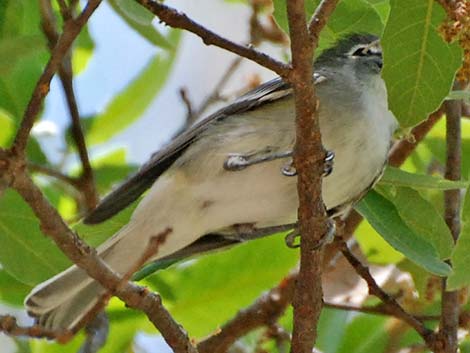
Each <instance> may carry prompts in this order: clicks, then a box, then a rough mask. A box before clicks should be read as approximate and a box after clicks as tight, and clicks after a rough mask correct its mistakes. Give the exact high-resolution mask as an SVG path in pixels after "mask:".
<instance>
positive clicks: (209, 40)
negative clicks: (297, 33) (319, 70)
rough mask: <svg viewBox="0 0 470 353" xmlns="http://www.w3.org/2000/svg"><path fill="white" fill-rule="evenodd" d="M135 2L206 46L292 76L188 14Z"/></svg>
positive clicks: (278, 64)
mask: <svg viewBox="0 0 470 353" xmlns="http://www.w3.org/2000/svg"><path fill="white" fill-rule="evenodd" d="M135 1H137V2H138V3H139V4H141V5H142V6H144V7H145V8H147V9H148V10H150V11H151V12H152V13H153V14H154V15H155V16H157V17H158V18H159V19H160V20H161V21H163V22H165V23H166V24H167V25H169V26H170V27H173V28H181V29H185V30H187V31H189V32H192V33H194V34H196V35H197V36H199V37H200V38H201V39H202V41H203V42H204V44H206V45H215V46H218V47H220V48H223V49H226V50H228V51H230V52H232V53H235V54H238V55H239V56H242V57H244V58H247V59H249V60H252V61H254V62H256V63H258V64H260V65H261V66H264V67H266V68H267V69H270V70H272V71H274V72H276V73H277V74H278V75H279V76H282V77H285V78H286V77H287V76H288V75H289V74H290V68H289V66H288V65H286V64H284V63H282V62H280V61H278V60H276V59H274V58H272V57H271V56H269V55H267V54H265V53H262V52H259V51H257V50H255V49H253V48H251V47H247V46H243V45H240V44H237V43H234V42H232V41H231V40H228V39H226V38H223V37H221V36H219V35H218V34H216V33H214V32H212V31H210V30H208V29H207V28H205V27H203V26H201V25H200V24H198V23H197V22H195V21H193V20H192V19H190V18H189V17H188V16H186V14H184V13H182V12H180V11H177V10H175V9H173V8H171V7H169V6H167V5H164V4H162V3H160V2H157V1H153V0H135Z"/></svg>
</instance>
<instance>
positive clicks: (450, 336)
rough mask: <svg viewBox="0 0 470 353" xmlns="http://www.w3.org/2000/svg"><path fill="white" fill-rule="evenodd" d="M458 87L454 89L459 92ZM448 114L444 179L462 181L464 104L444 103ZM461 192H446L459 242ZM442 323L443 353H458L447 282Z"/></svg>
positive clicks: (455, 307) (455, 311)
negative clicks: (462, 118) (462, 120)
mask: <svg viewBox="0 0 470 353" xmlns="http://www.w3.org/2000/svg"><path fill="white" fill-rule="evenodd" d="M459 87H460V86H459V84H458V83H456V84H455V85H454V88H455V89H459ZM444 107H445V112H446V144H447V160H446V172H445V177H446V179H449V180H460V177H461V160H462V147H461V142H462V137H461V120H460V119H461V117H462V101H460V100H453V101H446V102H445V103H444ZM460 203H461V196H460V190H458V189H456V190H447V191H445V192H444V205H445V217H444V218H445V220H446V223H447V225H448V227H449V229H450V232H451V234H452V237H453V238H454V241H455V242H456V241H457V239H458V237H459V234H460ZM441 305H442V307H441V311H442V312H441V322H440V327H439V332H438V336H439V338H440V339H441V342H442V345H443V347H442V350H441V351H439V352H442V353H456V352H457V350H458V339H457V330H458V327H459V312H460V303H459V292H458V291H451V292H449V291H447V290H446V278H443V280H442V302H441Z"/></svg>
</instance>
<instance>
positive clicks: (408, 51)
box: [0, 0, 470, 353]
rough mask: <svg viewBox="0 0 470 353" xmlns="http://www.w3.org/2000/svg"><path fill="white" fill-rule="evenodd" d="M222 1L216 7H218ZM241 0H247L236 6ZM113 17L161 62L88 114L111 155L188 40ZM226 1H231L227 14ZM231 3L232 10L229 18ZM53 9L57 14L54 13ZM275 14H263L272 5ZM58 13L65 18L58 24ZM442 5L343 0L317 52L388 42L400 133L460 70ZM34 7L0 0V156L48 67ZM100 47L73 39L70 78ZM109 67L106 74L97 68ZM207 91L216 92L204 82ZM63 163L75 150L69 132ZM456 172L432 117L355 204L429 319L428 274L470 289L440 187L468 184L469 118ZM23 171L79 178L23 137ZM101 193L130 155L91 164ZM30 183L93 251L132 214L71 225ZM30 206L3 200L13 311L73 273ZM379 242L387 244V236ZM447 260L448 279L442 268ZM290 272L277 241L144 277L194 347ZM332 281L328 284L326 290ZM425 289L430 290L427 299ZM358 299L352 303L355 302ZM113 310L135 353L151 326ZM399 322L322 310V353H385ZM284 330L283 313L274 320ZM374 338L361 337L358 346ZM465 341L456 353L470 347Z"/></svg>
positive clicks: (133, 10) (2, 291)
mask: <svg viewBox="0 0 470 353" xmlns="http://www.w3.org/2000/svg"><path fill="white" fill-rule="evenodd" d="M219 1H222V0H219ZM242 2H243V3H245V1H242ZM318 2H319V1H309V2H308V6H307V8H306V11H307V13H309V14H311V13H313V10H314V9H315V6H316V5H317V4H318ZM273 3H274V17H275V19H276V21H277V23H278V24H279V26H280V27H281V28H283V29H284V30H286V31H287V22H286V21H287V20H286V14H285V0H274V1H273ZM109 4H110V5H111V7H112V8H113V10H114V11H115V12H116V13H117V14H118V15H119V16H121V17H122V19H123V20H124V21H125V22H126V23H127V24H128V26H129V30H134V31H137V32H138V33H139V34H140V35H141V36H142V37H143V38H145V39H146V40H147V41H148V42H149V43H151V44H152V45H154V46H158V47H160V48H162V49H164V50H165V51H164V52H163V53H161V54H156V55H155V56H154V57H153V58H151V60H149V62H148V64H147V65H146V66H145V67H144V68H143V69H142V70H141V72H140V73H139V74H138V75H137V76H136V77H135V78H134V79H133V80H132V82H130V83H129V84H128V85H127V86H126V87H125V88H124V89H123V90H122V91H121V92H119V93H118V94H116V96H115V97H113V99H112V100H111V101H110V102H109V104H108V105H107V107H106V108H105V109H104V110H103V111H101V112H96V114H93V115H92V116H86V117H82V123H83V126H84V129H85V132H86V140H87V143H88V145H89V146H93V147H99V146H103V145H104V146H105V145H106V144H107V143H109V140H110V139H111V138H112V137H114V136H115V135H116V134H119V133H120V132H122V131H123V130H124V129H126V128H127V127H129V126H130V125H131V124H132V123H134V122H135V121H136V120H137V119H139V118H140V117H141V116H142V114H143V112H144V111H145V110H146V109H147V108H148V106H149V105H150V103H151V102H152V101H153V100H154V99H155V97H156V96H157V95H158V93H159V91H160V90H161V88H162V87H164V85H165V84H166V83H167V82H168V79H169V77H170V75H171V72H172V65H173V63H174V62H175V58H176V57H177V55H178V51H179V50H180V41H181V36H182V34H181V33H180V32H179V31H176V30H168V31H165V32H160V31H159V30H157V29H156V28H155V27H154V26H153V25H152V19H153V16H151V15H150V14H149V13H148V12H147V11H145V10H143V9H142V8H141V7H140V6H138V5H137V4H136V3H134V2H133V1H131V0H109ZM245 4H246V6H249V3H248V2H246V3H245ZM227 6H228V5H227ZM229 9H230V8H229V7H227V11H229ZM56 10H57V11H58V9H56ZM266 12H269V10H266ZM58 18H60V16H58ZM444 18H445V13H444V10H443V9H442V8H441V7H440V6H439V4H438V3H437V2H435V1H432V0H390V1H389V0H343V1H341V2H340V4H339V6H338V8H337V9H336V11H335V13H334V15H333V17H332V18H331V20H330V22H329V23H328V25H327V27H326V29H325V30H324V32H323V34H322V37H321V41H320V50H321V49H323V48H325V47H327V46H329V45H331V44H332V43H334V41H335V40H337V39H338V38H340V37H341V36H343V35H345V34H347V33H350V32H369V33H374V34H377V35H380V36H382V45H383V50H384V63H385V65H384V70H383V77H384V79H385V81H386V85H387V88H388V92H389V102H390V108H391V110H392V111H393V112H394V113H395V115H396V117H397V118H398V120H399V121H400V123H401V126H402V128H403V131H402V135H404V134H406V133H407V131H408V130H407V128H410V127H411V126H414V125H416V124H417V123H419V122H420V121H422V120H423V119H425V118H426V117H427V115H428V114H429V113H430V112H432V111H434V110H435V109H437V108H438V107H439V106H440V104H441V103H442V101H443V100H444V99H445V98H446V96H447V95H448V94H449V92H450V91H451V87H452V83H453V79H454V74H455V72H456V70H457V69H458V68H459V66H460V64H461V58H462V52H461V49H460V48H459V46H458V44H456V43H453V44H448V43H446V42H445V41H443V40H442V38H441V36H440V34H439V32H438V27H439V25H440V24H441V23H442V21H443V20H444ZM40 21H41V19H40V12H39V8H38V5H37V2H36V1H30V0H3V1H1V2H0V147H7V146H9V144H10V143H11V139H12V136H13V135H14V132H15V129H16V128H17V126H18V124H19V121H20V119H21V117H22V114H23V112H24V110H25V106H26V104H27V102H28V99H29V98H30V96H31V93H32V90H33V87H34V85H35V82H36V80H37V79H38V77H39V75H40V74H41V72H42V70H43V67H44V65H45V63H46V61H47V59H48V49H47V45H46V39H45V37H44V35H43V33H42V30H41V25H40ZM93 52H94V43H93V38H92V37H91V36H90V33H89V32H88V31H83V32H82V33H81V34H80V36H79V38H78V40H77V41H76V42H75V45H74V48H73V52H72V57H73V68H74V73H75V75H79V74H80V73H81V72H84V71H85V70H87V64H88V62H89V59H90V57H91V56H92V55H93ZM103 70H106V68H103ZM208 89H211V87H209V88H208ZM64 141H65V144H66V150H65V151H64V157H67V158H70V157H73V156H74V155H75V154H76V150H75V147H74V146H73V143H72V140H71V138H70V136H69V131H68V130H66V131H65V132H64ZM462 148H463V151H464V152H463V161H462V163H463V169H462V173H463V176H464V177H465V178H464V179H465V180H463V181H462V182H461V183H451V182H446V181H444V180H443V179H442V166H443V165H444V163H445V124H444V122H443V121H441V122H439V123H438V124H437V125H436V126H435V127H434V128H433V130H432V131H431V132H430V134H429V135H428V136H427V137H426V139H425V140H424V141H423V142H422V143H421V144H420V146H419V147H418V149H417V150H416V151H415V152H414V153H413V154H412V156H411V157H410V158H409V159H408V160H407V161H406V163H405V165H404V166H403V170H404V171H406V173H405V172H403V171H400V170H395V169H389V170H388V171H387V172H386V174H385V176H384V179H383V180H382V181H381V183H380V184H379V185H378V186H377V187H376V189H375V190H374V191H372V192H371V193H369V194H368V195H367V197H366V198H365V199H364V200H363V201H362V202H361V203H360V204H359V205H358V207H357V210H358V211H359V212H360V213H361V214H362V215H363V216H364V217H365V218H366V219H367V220H368V222H363V224H361V226H360V227H359V229H358V231H357V240H358V242H359V244H360V247H361V249H362V251H363V253H364V254H365V256H366V257H367V259H368V260H369V261H370V262H371V263H375V264H379V265H390V264H393V265H394V266H396V267H397V268H398V269H400V270H402V271H404V272H407V273H410V274H411V276H412V278H413V279H414V282H412V283H414V284H413V287H412V288H409V291H410V292H412V293H414V295H415V298H414V300H415V301H414V305H415V306H414V308H415V309H419V311H420V312H423V313H430V314H431V313H436V310H437V309H438V305H437V304H438V303H439V299H440V298H439V296H437V295H436V296H429V295H428V296H426V293H425V289H426V288H427V289H429V283H432V279H433V278H436V277H435V276H436V275H437V276H439V275H440V276H443V275H450V280H449V284H450V286H451V287H452V288H460V287H463V286H466V285H468V284H469V283H470V271H468V269H467V267H468V254H470V220H469V217H470V196H469V195H470V194H468V195H467V198H466V200H465V205H464V208H463V229H462V235H461V238H460V240H459V242H458V243H457V245H455V246H454V244H453V241H452V239H451V235H450V232H449V230H448V228H447V226H446V225H445V222H444V220H443V218H442V211H443V202H442V191H443V190H445V189H449V188H455V187H459V188H465V187H467V186H468V183H467V181H466V180H468V176H469V175H470V123H469V122H468V120H464V121H463V140H462ZM28 159H29V161H30V162H31V163H35V164H40V165H41V166H47V167H50V168H56V169H60V170H61V171H62V172H64V173H66V174H71V175H78V173H79V170H78V169H77V167H75V166H74V165H70V164H57V163H55V162H52V161H51V159H50V156H48V155H47V154H46V153H45V152H44V151H43V147H42V146H41V144H40V143H39V142H38V141H37V139H36V138H34V137H33V138H32V139H31V140H30V144H29V146H28ZM92 165H93V167H94V171H95V173H96V181H97V187H98V191H99V193H100V194H101V195H104V194H106V193H107V192H108V191H109V190H110V189H111V187H112V186H113V185H114V184H115V183H117V182H119V181H120V180H122V179H123V178H125V176H126V175H128V174H129V173H130V172H132V171H134V170H135V169H136V166H135V165H132V164H129V163H128V162H127V161H126V152H125V151H124V150H117V151H116V150H115V151H111V152H110V153H108V154H107V155H104V156H103V155H101V156H100V157H99V158H97V157H95V156H93V155H92ZM35 175H36V180H37V182H38V183H39V184H40V185H41V188H42V189H43V191H44V192H45V193H46V195H47V196H48V198H49V200H50V202H51V203H52V204H53V205H54V206H55V207H57V208H58V210H59V211H60V213H61V214H62V216H63V217H65V218H66V219H67V220H69V221H70V223H71V224H74V227H75V229H76V230H77V231H78V233H79V234H80V235H81V236H83V237H84V238H86V240H87V241H89V242H90V243H91V244H94V245H96V244H99V243H101V242H102V241H103V240H104V239H106V238H107V237H109V236H110V235H112V234H113V233H114V232H115V231H116V230H117V229H119V228H120V226H121V225H122V224H124V223H125V222H126V221H127V219H128V218H129V216H130V213H131V209H129V210H126V211H124V212H122V213H121V214H119V215H118V216H116V217H114V218H113V219H111V220H110V221H108V222H106V223H104V224H102V225H99V226H93V227H90V226H85V225H83V224H80V222H77V220H78V219H79V217H80V213H79V211H80V210H79V209H78V208H77V207H76V199H77V195H76V193H75V191H74V190H73V189H72V188H70V187H69V186H67V185H65V184H64V183H63V182H61V181H59V180H56V179H55V178H51V177H49V176H45V175H42V174H40V173H36V174H35ZM38 224H39V223H38V221H37V220H36V218H35V216H34V215H33V213H32V211H31V210H30V209H29V208H28V206H27V205H26V204H25V203H24V201H22V199H21V198H20V197H19V196H18V195H17V194H16V193H15V192H14V191H7V192H5V193H4V194H3V195H2V197H1V199H0V263H1V265H2V268H1V270H0V300H1V301H2V302H3V303H4V304H7V305H11V306H21V305H22V299H23V298H24V296H25V295H26V294H27V292H28V291H29V290H30V289H31V288H32V286H34V285H35V284H37V283H39V282H41V281H43V280H45V279H47V278H48V277H50V276H51V275H53V274H55V273H57V272H58V271H60V270H61V269H64V268H65V267H67V266H68V265H69V262H68V260H67V259H65V257H64V255H63V254H62V253H61V252H60V251H59V250H58V249H57V248H56V247H55V245H54V244H53V243H52V242H51V241H50V240H49V239H47V238H45V237H44V236H43V235H42V233H41V231H40V229H39V226H38ZM384 240H385V241H384ZM450 258H451V259H452V263H453V264H454V268H453V270H452V269H451V268H450V267H449V265H447V264H446V263H445V262H444V260H446V259H450ZM296 263H297V252H296V251H293V250H290V249H288V248H286V247H285V246H284V242H283V238H282V236H281V235H276V236H273V237H270V238H267V239H262V240H257V241H253V242H251V243H249V244H245V245H242V246H239V247H237V248H234V249H230V250H228V251H225V252H223V253H215V254H210V255H207V256H203V257H201V258H198V259H193V260H190V261H187V262H184V263H181V264H176V265H173V266H171V267H170V268H169V269H167V270H165V271H162V272H158V273H156V274H153V275H151V276H149V277H147V278H145V279H144V280H143V283H144V284H145V285H148V286H149V287H150V288H151V289H153V290H156V291H158V292H159V293H160V294H161V295H162V297H163V299H164V302H165V304H166V305H167V307H169V309H170V311H171V313H172V314H173V315H174V316H175V318H176V319H177V320H178V321H179V322H181V323H182V324H183V326H184V327H185V328H186V329H187V330H188V331H189V332H190V334H191V336H193V337H197V338H201V337H204V336H206V335H208V334H210V333H211V332H214V331H215V330H216V329H217V328H218V327H219V326H220V325H222V324H223V323H224V322H226V321H227V320H228V319H230V318H231V317H232V316H233V315H234V314H235V313H236V312H237V310H239V309H240V308H243V307H245V306H247V305H249V304H250V303H251V302H253V301H254V300H255V299H256V298H257V297H258V296H259V295H260V294H261V293H262V292H263V291H264V290H266V289H268V288H270V287H272V286H274V285H275V284H276V283H278V282H279V281H280V280H281V279H282V278H283V276H285V275H286V274H287V273H288V272H289V271H290V270H291V269H292V268H293V267H295V265H296ZM327 285H328V283H327ZM428 294H429V293H428ZM351 295H352V294H351ZM108 313H109V316H110V319H111V334H110V335H111V336H110V338H109V340H108V344H107V345H106V347H105V348H104V349H103V352H114V353H117V352H129V351H130V349H131V348H130V347H131V346H132V342H133V339H134V336H135V334H136V332H137V331H144V332H153V329H152V326H151V325H149V323H148V322H147V320H146V318H145V317H144V316H143V315H142V314H141V313H137V312H134V311H131V310H128V309H125V308H124V307H123V306H122V304H121V303H119V302H118V300H113V301H112V302H111V305H110V306H109V309H108ZM393 322H394V321H393V319H390V318H387V317H382V316H373V315H367V314H357V313H356V314H353V313H350V312H344V311H339V310H333V309H326V310H325V311H324V312H323V314H322V318H321V324H320V330H319V334H320V336H319V341H318V348H319V349H321V350H322V351H323V352H325V353H340V352H349V353H356V352H361V353H365V352H371V353H372V352H374V353H379V352H392V351H394V350H390V345H391V343H392V338H393V339H395V338H396V337H395V336H393V332H392V331H391V329H390V327H391V324H392V323H393ZM281 324H282V326H283V327H285V328H286V329H287V330H288V331H289V330H290V328H291V313H290V312H288V313H286V315H285V316H284V317H283V318H282V319H281ZM365 336H367V337H370V338H369V339H368V340H363V339H362V338H363V337H365ZM260 337H262V332H254V333H253V334H251V335H250V336H248V337H247V338H246V339H244V342H243V344H245V345H246V346H247V347H252V346H253V345H254V344H256V343H259V338H260ZM398 338H399V339H398V342H394V344H395V345H396V347H398V348H399V347H402V346H408V345H410V344H413V343H417V342H419V338H418V336H417V335H414V334H413V333H412V332H411V331H410V330H405V331H404V333H402V334H401V335H400V336H399V337H398ZM81 340H83V337H82V336H78V337H77V338H76V339H75V340H74V341H73V342H71V343H70V344H68V345H67V346H58V345H56V344H51V343H48V342H44V341H30V342H26V343H25V342H20V341H18V351H20V352H31V353H39V352H56V351H57V352H75V351H77V347H78V346H79V344H80V341H81ZM261 345H262V346H263V347H264V349H266V351H269V352H277V351H278V350H279V349H281V348H279V347H276V346H275V345H274V344H273V342H271V341H270V340H267V341H266V342H264V343H262V344H261ZM469 346H470V343H469V342H468V341H467V340H463V342H462V352H466V351H470V349H469V348H468V347H469Z"/></svg>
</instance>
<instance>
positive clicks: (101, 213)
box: [84, 74, 324, 224]
mask: <svg viewBox="0 0 470 353" xmlns="http://www.w3.org/2000/svg"><path fill="white" fill-rule="evenodd" d="M323 79H324V77H323V76H321V75H319V74H315V76H314V82H315V83H318V82H321V81H322V80H323ZM291 93H292V88H291V87H290V85H289V84H287V83H285V82H284V81H283V80H282V79H280V78H276V79H273V80H271V81H268V82H266V83H264V84H262V85H260V86H259V87H257V88H256V89H254V90H252V91H250V92H248V93H246V94H245V95H243V96H241V97H240V98H238V99H237V100H235V101H234V102H233V103H232V104H230V105H228V106H226V107H225V108H222V109H220V110H219V111H217V112H215V113H214V114H212V115H210V116H209V117H207V118H206V119H204V120H202V121H201V122H200V123H198V124H195V125H194V126H192V127H191V128H189V129H188V130H186V131H185V132H183V133H182V134H180V135H179V136H178V137H176V139H174V140H173V141H172V142H171V143H170V144H169V145H168V146H166V147H165V148H163V149H162V150H160V151H158V152H156V153H155V154H153V155H152V157H151V158H150V160H149V161H148V162H147V163H145V164H144V165H143V166H142V167H141V168H140V169H139V171H137V172H136V173H135V174H134V175H132V176H131V177H130V178H129V179H127V180H126V181H125V182H124V183H122V184H121V185H119V186H118V187H117V188H116V189H114V190H113V191H111V193H109V194H108V195H107V196H106V197H105V198H104V199H103V200H102V201H101V202H100V204H99V205H98V206H97V207H96V208H95V209H94V210H93V211H91V213H90V214H88V215H87V217H86V218H85V219H84V222H85V223H87V224H96V223H100V222H103V221H105V220H107V219H108V218H110V217H112V216H114V215H115V214H117V213H118V212H120V211H121V210H123V209H124V208H126V207H127V206H128V205H129V204H131V203H132V202H133V201H135V200H136V199H137V198H138V197H139V196H140V195H142V194H143V193H144V192H145V191H146V190H147V189H148V188H150V187H151V186H152V184H153V183H154V182H155V180H156V179H157V178H158V177H159V176H160V175H162V174H163V173H164V172H165V171H166V170H167V169H168V168H170V166H171V165H172V164H173V163H174V162H175V161H176V160H177V159H178V158H179V157H180V156H181V155H182V154H183V152H184V151H185V150H186V149H187V148H188V147H189V146H190V145H191V143H192V142H193V141H194V140H195V139H196V138H197V137H198V136H199V135H200V134H201V133H202V132H203V131H204V130H206V129H207V127H208V126H210V125H211V124H212V123H214V122H216V121H220V120H223V119H225V118H227V117H228V116H231V115H234V114H240V113H243V112H247V111H249V110H252V109H255V108H257V107H259V106H261V105H264V104H267V103H270V102H273V101H276V100H279V99H282V98H284V97H287V96H289V95H291Z"/></svg>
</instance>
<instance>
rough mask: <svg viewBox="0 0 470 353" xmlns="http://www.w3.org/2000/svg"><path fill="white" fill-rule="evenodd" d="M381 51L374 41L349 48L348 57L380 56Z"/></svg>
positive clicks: (376, 41)
mask: <svg viewBox="0 0 470 353" xmlns="http://www.w3.org/2000/svg"><path fill="white" fill-rule="evenodd" d="M381 54H382V49H381V48H380V45H379V41H378V40H375V41H373V42H372V43H369V44H358V45H355V46H354V47H352V48H351V50H350V51H349V52H348V56H356V57H357V56H367V55H381Z"/></svg>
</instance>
